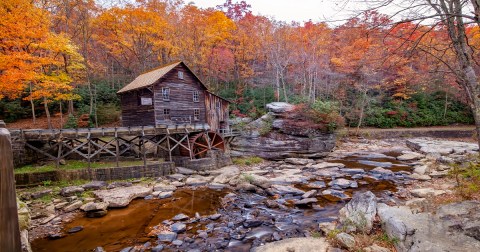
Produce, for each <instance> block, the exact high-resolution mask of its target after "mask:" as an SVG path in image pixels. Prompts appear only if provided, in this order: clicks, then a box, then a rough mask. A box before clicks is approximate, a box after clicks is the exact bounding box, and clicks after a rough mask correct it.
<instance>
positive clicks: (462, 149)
mask: <svg viewBox="0 0 480 252" xmlns="http://www.w3.org/2000/svg"><path fill="white" fill-rule="evenodd" d="M407 146H408V147H410V148H411V149H412V150H414V151H419V152H421V153H424V154H429V153H439V154H441V155H448V154H453V153H474V152H478V144H474V143H465V142H459V141H444V140H437V139H433V138H414V139H408V140H407Z"/></svg>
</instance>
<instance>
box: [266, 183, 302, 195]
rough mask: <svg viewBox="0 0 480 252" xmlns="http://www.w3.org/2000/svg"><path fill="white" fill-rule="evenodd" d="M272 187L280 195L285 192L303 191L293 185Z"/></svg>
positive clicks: (299, 193) (297, 193)
mask: <svg viewBox="0 0 480 252" xmlns="http://www.w3.org/2000/svg"><path fill="white" fill-rule="evenodd" d="M272 189H273V190H274V191H275V192H276V193H278V194H280V195H285V194H293V195H303V194H304V193H305V192H304V191H302V190H300V189H297V188H295V187H293V186H284V185H272Z"/></svg>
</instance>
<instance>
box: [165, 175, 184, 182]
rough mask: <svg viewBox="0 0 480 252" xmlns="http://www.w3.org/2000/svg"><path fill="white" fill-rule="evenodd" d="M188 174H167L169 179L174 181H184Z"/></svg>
mask: <svg viewBox="0 0 480 252" xmlns="http://www.w3.org/2000/svg"><path fill="white" fill-rule="evenodd" d="M186 177H187V176H185V175H183V174H180V173H175V174H170V175H167V178H168V179H171V180H173V181H183V180H184V179H185V178H186Z"/></svg>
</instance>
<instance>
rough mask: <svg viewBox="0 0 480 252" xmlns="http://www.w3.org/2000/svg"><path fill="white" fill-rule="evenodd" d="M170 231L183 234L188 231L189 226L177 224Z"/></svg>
mask: <svg viewBox="0 0 480 252" xmlns="http://www.w3.org/2000/svg"><path fill="white" fill-rule="evenodd" d="M170 229H171V230H172V231H173V232H175V233H177V234H178V233H183V232H185V231H186V230H187V225H185V224H184V223H180V222H177V223H175V224H173V225H171V226H170Z"/></svg>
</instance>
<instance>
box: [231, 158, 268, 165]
mask: <svg viewBox="0 0 480 252" xmlns="http://www.w3.org/2000/svg"><path fill="white" fill-rule="evenodd" d="M232 161H233V163H234V164H236V165H254V164H260V163H262V162H263V159H262V158H260V157H241V158H233V159H232Z"/></svg>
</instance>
